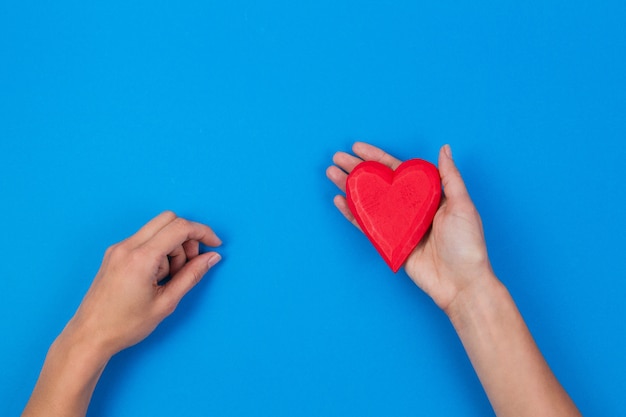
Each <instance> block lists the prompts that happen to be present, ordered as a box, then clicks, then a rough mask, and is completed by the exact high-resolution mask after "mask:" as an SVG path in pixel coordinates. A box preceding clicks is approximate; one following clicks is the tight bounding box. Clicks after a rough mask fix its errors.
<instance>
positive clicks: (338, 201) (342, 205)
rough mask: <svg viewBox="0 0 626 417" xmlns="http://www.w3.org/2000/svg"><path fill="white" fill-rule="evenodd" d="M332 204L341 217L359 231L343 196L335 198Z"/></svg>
mask: <svg viewBox="0 0 626 417" xmlns="http://www.w3.org/2000/svg"><path fill="white" fill-rule="evenodd" d="M333 203H335V207H337V209H338V210H339V212H340V213H341V214H343V216H344V217H345V218H346V219H347V220H348V221H349V222H350V223H352V224H353V225H354V226H355V227H356V228H357V229H359V230H361V227H360V226H359V224H358V223H357V221H356V219H355V218H354V215H353V214H352V212H351V211H350V207H348V202H347V201H346V198H345V197H344V196H342V195H337V196H335V198H334V199H333Z"/></svg>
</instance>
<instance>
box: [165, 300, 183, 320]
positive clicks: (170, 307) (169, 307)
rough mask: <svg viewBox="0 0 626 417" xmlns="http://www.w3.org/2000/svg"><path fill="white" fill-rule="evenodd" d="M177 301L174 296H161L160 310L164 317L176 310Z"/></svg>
mask: <svg viewBox="0 0 626 417" xmlns="http://www.w3.org/2000/svg"><path fill="white" fill-rule="evenodd" d="M178 301H179V300H178V299H176V298H174V297H163V305H162V312H163V314H164V315H165V316H166V317H167V316H169V315H170V314H172V313H173V312H174V311H176V307H178Z"/></svg>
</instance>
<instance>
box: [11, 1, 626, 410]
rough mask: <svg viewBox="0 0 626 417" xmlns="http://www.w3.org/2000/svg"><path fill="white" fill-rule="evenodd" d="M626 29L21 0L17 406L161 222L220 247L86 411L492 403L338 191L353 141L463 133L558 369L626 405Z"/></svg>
mask: <svg viewBox="0 0 626 417" xmlns="http://www.w3.org/2000/svg"><path fill="white" fill-rule="evenodd" d="M87 3H89V4H87ZM625 21H626V3H624V2H623V1H605V2H597V1H591V0H589V1H567V2H566V1H562V2H559V1H548V2H546V1H531V2H514V1H504V2H502V1H500V2H496V1H486V2H481V3H477V2H470V1H465V2H454V1H442V2H437V3H435V2H409V1H403V2H383V1H380V2H373V1H366V2H364V1H335V0H333V1H328V0H321V1H319V0H318V1H314V2H292V1H272V2H263V1H259V2H255V1H232V2H216V1H210V2H199V1H194V2H176V4H174V2H172V3H168V2H155V1H137V2H125V1H124V2H123V1H107V2H99V3H95V2H82V1H57V2H41V3H39V2H34V1H28V0H26V1H25V0H19V1H17V0H2V1H1V2H0V193H1V198H2V200H1V202H2V203H1V208H0V228H1V230H2V232H1V233H0V253H2V255H3V256H2V258H3V260H2V273H1V276H2V295H1V296H0V298H1V302H0V320H1V322H0V332H1V334H2V342H1V355H0V369H1V371H0V374H1V376H0V384H1V387H2V389H0V414H2V415H17V414H18V413H19V412H20V411H21V409H22V407H23V406H24V404H25V403H26V401H27V399H28V397H29V395H30V392H31V389H32V387H33V385H34V383H35V381H36V378H37V375H38V372H39V369H40V366H41V364H42V362H43V359H44V357H45V354H46V351H47V349H48V346H49V345H50V343H51V342H52V341H53V340H54V338H55V336H56V335H57V334H58V333H59V332H60V331H61V329H62V328H63V326H64V324H65V323H66V321H67V320H68V319H69V318H70V317H71V316H72V314H73V312H74V310H75V309H76V307H77V306H78V304H79V303H80V300H81V298H82V296H83V294H84V293H85V291H86V290H87V288H88V287H89V284H90V282H91V279H92V278H93V276H94V274H95V273H96V271H97V269H98V267H99V264H100V261H101V257H102V254H103V252H104V250H105V249H106V247H107V246H109V245H111V244H113V243H115V242H117V241H119V240H121V239H123V238H125V237H127V236H128V235H130V234H132V233H134V232H135V231H136V230H137V229H138V228H139V227H140V226H141V225H142V224H143V223H145V222H146V221H147V220H149V219H150V218H151V217H153V216H154V215H156V214H157V213H159V212H160V211H162V210H165V209H171V210H174V211H176V212H177V213H178V214H179V215H182V216H186V217H189V218H191V219H194V220H198V221H202V222H206V223H208V224H210V225H211V226H212V227H213V228H214V229H215V230H216V231H217V232H218V233H219V235H220V236H221V237H222V238H223V239H224V241H225V245H224V247H223V249H222V254H223V256H224V259H223V261H222V263H221V264H219V266H218V267H216V268H215V269H214V270H213V271H212V272H211V273H210V274H209V275H208V276H207V277H206V278H205V280H203V281H202V282H201V284H200V285H199V286H198V287H197V288H195V289H194V291H193V292H192V293H190V294H189V295H188V296H187V297H186V298H185V299H184V300H183V302H182V303H181V304H180V306H179V308H178V310H177V311H176V312H175V313H174V314H173V315H172V316H170V317H169V318H168V319H166V321H165V322H164V323H163V324H162V325H161V326H160V327H159V328H158V329H157V330H156V331H155V332H154V334H152V335H151V336H150V337H149V338H148V339H147V340H145V341H144V342H143V343H141V344H140V345H137V346H135V347H133V348H131V349H128V350H127V351H124V352H122V353H121V354H119V355H117V356H116V357H114V358H113V360H112V361H111V362H110V364H109V367H108V368H107V369H106V371H105V373H104V375H103V377H102V379H101V381H100V383H99V385H98V387H97V389H96V392H95V394H94V398H93V402H92V406H91V408H90V411H89V415H91V416H137V415H148V414H151V415H160V416H167V415H174V413H176V415H190V416H191V415H215V416H248V415H255V416H294V415H299V416H320V415H328V416H345V415H358V416H381V415H389V416H409V415H410V416H413V415H446V416H447V415H449V416H484V415H490V414H492V411H491V408H490V406H489V403H488V401H487V399H486V396H485V395H484V393H483V391H482V388H481V387H480V384H479V381H478V379H477V378H476V376H475V374H474V371H473V370H472V368H471V365H470V363H469V361H468V360H467V357H466V355H465V353H464V351H463V348H462V346H461V344H460V342H459V341H458V339H457V337H456V334H455V333H454V330H453V329H452V326H451V325H450V324H449V322H448V320H447V318H446V317H445V315H444V314H443V313H442V312H440V311H438V309H437V308H436V306H435V305H434V304H433V303H432V301H431V300H430V299H429V298H428V297H427V296H426V295H424V294H423V293H421V291H420V290H419V289H418V288H417V287H415V286H414V285H413V284H412V282H411V281H410V280H409V279H408V278H407V276H406V275H405V274H404V272H400V273H398V274H397V275H394V274H393V273H391V272H390V270H389V269H388V268H387V266H386V265H385V264H384V262H383V261H382V259H380V258H379V257H378V255H377V254H376V252H375V250H374V249H373V247H372V246H371V245H370V244H369V243H368V242H367V240H366V239H365V238H364V237H363V236H362V235H361V234H360V233H359V232H358V231H357V230H356V229H354V228H353V227H352V226H351V225H350V224H349V223H348V222H346V221H345V220H344V219H343V218H342V217H341V215H340V214H339V213H338V212H337V211H336V210H335V208H334V206H333V205H332V201H331V200H332V197H333V195H334V194H335V189H334V186H333V185H332V184H331V183H330V182H329V181H328V180H327V179H326V178H325V174H324V170H325V168H326V166H327V165H328V164H329V163H330V160H331V157H332V154H333V153H334V152H335V151H337V150H348V149H349V148H350V145H351V143H352V142H353V141H354V140H365V141H369V142H371V143H374V144H376V145H378V146H381V147H383V148H385V149H387V150H388V151H389V152H391V153H393V154H395V155H396V156H398V157H400V158H402V159H406V158H411V157H421V158H424V159H428V160H431V161H433V162H436V157H437V152H438V149H439V147H440V146H441V145H442V144H444V143H450V144H451V145H452V148H453V151H454V154H455V158H456V160H457V163H458V165H459V168H460V169H461V172H462V174H463V175H464V177H465V180H466V182H467V186H468V188H469V190H470V193H471V195H472V197H473V199H474V201H475V203H476V205H477V207H478V209H479V211H480V212H481V214H482V217H483V222H484V227H485V233H486V237H487V240H488V247H489V251H490V255H491V259H492V262H493V266H494V269H495V271H496V273H497V274H498V276H499V277H500V278H501V280H502V281H503V282H504V283H505V284H506V285H507V287H508V288H509V290H510V291H511V293H512V294H513V296H514V298H515V299H516V301H517V303H518V306H519V308H520V310H521V311H522V313H523V315H524V317H525V319H526V321H527V323H528V325H529V327H530V329H531V331H532V332H533V334H534V336H535V338H536V340H537V343H538V345H539V347H540V348H541V350H542V351H543V353H544V354H545V356H546V358H547V360H548V362H549V363H550V365H551V367H552V368H553V370H554V371H555V373H556V375H557V377H558V378H559V379H560V381H561V382H562V383H563V385H564V386H565V388H566V389H567V390H568V392H569V393H570V394H571V396H572V397H573V399H574V400H575V402H576V403H577V404H578V406H579V407H580V409H581V411H582V412H583V413H584V414H587V415H617V414H619V413H621V412H623V410H624V409H625V408H626V399H625V398H626V397H625V396H624V395H623V394H624V392H626V376H625V374H626V361H625V360H624V352H626V331H625V328H624V327H625V325H624V322H625V317H626V307H625V306H624V299H625V296H626V284H625V281H624V279H625V277H626V268H625V262H624V259H625V256H624V238H625V237H626V221H625V219H624V202H625V201H626V192H625V190H624V178H626V168H625V167H624V159H625V158H624V157H625V156H626V145H625V139H626V29H625V27H626V25H625V24H624V22H625Z"/></svg>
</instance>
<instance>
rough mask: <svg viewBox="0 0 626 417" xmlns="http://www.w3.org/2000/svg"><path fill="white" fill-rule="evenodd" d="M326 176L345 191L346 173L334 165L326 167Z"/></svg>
mask: <svg viewBox="0 0 626 417" xmlns="http://www.w3.org/2000/svg"><path fill="white" fill-rule="evenodd" d="M326 176H327V177H328V179H329V180H331V181H332V182H333V184H335V185H336V186H337V188H339V189H340V190H341V192H343V193H345V192H346V181H347V180H348V174H346V173H345V172H343V171H342V170H340V169H339V168H337V167H336V166H334V165H333V166H330V167H328V168H327V169H326Z"/></svg>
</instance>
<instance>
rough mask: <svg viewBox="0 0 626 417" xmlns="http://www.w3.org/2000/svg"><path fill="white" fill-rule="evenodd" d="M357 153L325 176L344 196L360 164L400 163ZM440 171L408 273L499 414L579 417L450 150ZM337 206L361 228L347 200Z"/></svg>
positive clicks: (380, 154) (358, 149)
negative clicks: (516, 298) (435, 198)
mask: <svg viewBox="0 0 626 417" xmlns="http://www.w3.org/2000/svg"><path fill="white" fill-rule="evenodd" d="M353 151H354V154H355V155H356V156H354V155H351V154H347V153H344V152H338V153H336V154H335V156H334V157H333V162H334V163H335V165H334V166H331V167H329V168H328V170H327V171H326V174H327V176H328V177H329V178H330V180H331V181H333V182H334V183H335V184H336V185H337V187H338V188H339V189H340V190H341V191H343V192H345V184H346V178H347V174H348V173H349V172H350V171H351V170H352V169H354V167H355V166H356V165H357V164H358V163H360V162H361V161H363V160H375V161H378V162H381V163H383V164H385V165H387V166H389V167H390V168H392V169H395V168H397V167H398V165H400V163H401V161H400V160H398V159H397V158H394V157H393V156H391V155H389V154H387V153H385V152H384V151H382V150H381V149H378V148H376V147H374V146H371V145H368V144H365V143H359V142H357V143H355V144H354V147H353ZM439 172H440V175H441V181H442V183H443V187H444V198H443V200H442V202H441V205H440V207H439V210H438V211H437V214H436V215H435V218H434V220H433V227H432V229H431V231H430V233H429V234H428V235H427V236H426V237H425V238H424V239H423V240H422V242H420V244H419V245H418V246H417V248H415V250H414V251H413V253H412V254H411V255H410V256H409V258H408V259H407V261H406V263H405V270H406V272H407V274H408V275H409V277H411V279H412V280H413V281H414V282H415V284H417V285H418V286H419V287H420V288H421V289H422V290H424V291H425V292H426V293H427V294H428V295H430V297H431V298H432V299H433V301H434V302H435V303H436V304H437V305H438V306H439V307H440V308H441V309H442V310H443V311H444V312H445V313H446V314H447V316H448V317H449V319H450V321H451V322H452V325H453V326H454V328H455V329H456V331H457V334H458V335H459V338H460V339H461V341H462V343H463V346H464V347H465V350H466V352H467V354H468V356H469V358H470V361H471V362H472V365H473V366H474V369H475V370H476V373H477V374H478V377H479V379H480V381H481V383H482V385H483V388H484V389H485V392H486V393H487V396H488V397H489V401H490V402H491V405H492V407H493V409H494V411H495V412H496V414H497V415H498V416H499V417H510V416H516V417H518V416H533V417H537V416H579V415H580V413H579V412H578V410H577V408H576V406H575V405H574V403H573V402H572V400H571V399H570V398H569V396H568V395H567V393H566V392H565V390H564V389H563V388H562V386H561V385H560V384H559V382H558V381H557V379H556V377H555V376H554V374H553V373H552V371H551V370H550V368H549V366H548V364H547V363H546V361H545V360H544V358H543V356H542V355H541V352H540V351H539V349H538V348H537V345H536V344H535V342H534V340H533V338H532V336H531V334H530V332H529V331H528V328H527V327H526V324H525V323H524V320H523V319H522V316H521V314H520V313H519V311H518V309H517V307H516V306H515V303H514V302H513V299H512V298H511V296H510V295H509V293H508V291H507V290H506V288H505V287H504V285H502V283H501V282H500V281H499V280H498V279H497V277H496V276H495V274H494V273H493V271H492V269H491V265H490V263H489V258H488V256H487V249H486V245H485V240H484V235H483V230H482V223H481V220H480V216H479V214H478V212H477V211H476V208H475V207H474V204H473V203H472V200H471V199H470V196H469V194H468V193H467V190H466V188H465V184H464V183H463V179H462V178H461V175H460V174H459V171H458V170H457V168H456V166H455V164H454V161H453V160H452V154H451V151H450V148H449V146H444V147H443V148H442V149H441V152H440V154H439ZM334 202H335V205H336V206H337V208H338V209H339V211H340V212H341V213H342V214H343V215H344V216H345V217H346V218H347V219H348V220H350V221H351V222H352V223H353V224H355V225H356V223H355V221H354V217H353V216H352V213H350V210H349V209H348V206H347V203H346V200H345V197H343V196H342V195H338V196H336V197H335V200H334ZM357 227H358V225H357Z"/></svg>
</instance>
